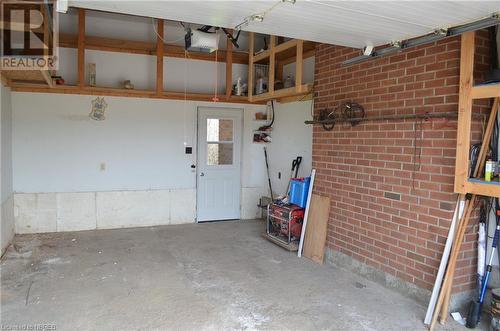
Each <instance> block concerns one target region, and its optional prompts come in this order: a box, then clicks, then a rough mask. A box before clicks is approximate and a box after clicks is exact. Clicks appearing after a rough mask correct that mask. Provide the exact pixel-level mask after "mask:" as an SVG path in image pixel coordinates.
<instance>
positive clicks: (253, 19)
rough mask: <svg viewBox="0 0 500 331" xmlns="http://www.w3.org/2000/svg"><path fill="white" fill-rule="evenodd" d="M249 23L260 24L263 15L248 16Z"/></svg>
mask: <svg viewBox="0 0 500 331" xmlns="http://www.w3.org/2000/svg"><path fill="white" fill-rule="evenodd" d="M250 21H252V22H259V23H260V22H262V21H264V14H253V15H252V16H250Z"/></svg>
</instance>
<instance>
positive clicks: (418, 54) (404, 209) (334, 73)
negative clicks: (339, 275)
mask: <svg viewBox="0 0 500 331" xmlns="http://www.w3.org/2000/svg"><path fill="white" fill-rule="evenodd" d="M476 40H477V42H476V44H477V47H476V48H477V52H476V53H477V55H476V59H475V62H476V65H475V70H476V74H477V77H475V78H476V80H477V81H480V80H481V75H482V73H484V72H485V71H486V70H488V69H489V67H490V63H491V61H490V56H489V34H488V32H487V31H480V32H479V33H478V34H477V37H476ZM359 54H360V51H359V50H355V49H351V48H346V47H337V46H332V45H319V46H318V47H317V49H316V71H315V94H316V95H315V113H316V114H318V113H319V111H320V110H322V109H330V111H331V109H333V107H335V106H336V105H338V104H339V103H340V102H342V101H344V100H352V101H356V102H358V103H360V104H361V105H362V106H363V107H364V109H365V111H366V116H367V117H370V116H379V115H389V114H413V113H425V112H456V111H457V110H458V109H457V108H458V106H457V103H458V91H459V86H458V85H459V59H460V38H458V37H457V38H449V39H446V40H443V41H440V42H435V43H431V44H427V45H424V46H420V47H416V48H411V49H408V50H406V51H403V52H400V53H395V54H393V55H391V56H385V57H381V58H379V59H374V60H371V61H367V62H364V63H360V64H356V65H352V66H346V67H344V66H342V65H341V63H342V62H343V61H344V60H347V59H349V58H352V57H354V56H357V55H359ZM475 110H476V111H487V110H489V102H488V101H487V100H483V101H481V102H477V103H475ZM480 127H481V123H479V122H476V123H475V124H474V127H473V140H476V141H477V140H479V139H480V137H481V135H480V132H481V130H480ZM456 130H457V122H456V120H446V119H433V120H425V121H420V120H418V121H415V120H398V121H377V122H375V121H369V122H363V123H361V124H359V125H357V126H355V127H351V125H350V124H337V125H336V126H335V128H334V129H333V130H332V131H325V130H323V128H322V127H321V126H320V125H316V126H315V127H314V130H313V167H314V168H316V169H317V171H318V172H317V177H316V182H315V192H316V193H318V194H321V195H326V196H329V197H330V198H331V211H330V218H329V227H328V241H327V245H328V249H329V250H330V251H332V252H333V251H335V252H340V253H342V254H343V255H346V256H349V257H351V258H352V259H355V260H357V261H360V262H361V263H364V264H365V265H368V266H370V267H372V268H374V269H375V270H379V271H381V272H383V273H385V274H386V275H388V276H390V277H397V278H398V279H401V280H403V281H404V282H407V283H408V284H412V285H414V286H417V287H418V288H421V289H424V290H430V289H432V285H433V283H434V280H435V276H436V273H437V268H438V266H439V261H440V258H441V254H442V251H443V248H444V243H445V241H446V236H447V232H448V229H449V225H450V221H451V218H452V215H453V209H454V205H455V202H456V194H454V193H453V182H454V171H455V153H456ZM476 233H477V232H476V231H475V222H472V225H471V227H470V228H469V229H468V231H467V235H466V239H465V243H464V245H463V249H462V252H461V255H460V259H459V261H458V268H457V271H456V276H455V282H454V285H455V288H454V291H455V292H462V291H467V290H469V289H471V288H473V287H474V286H475V273H476V256H477V253H476V242H475V241H476V236H477V235H476ZM330 256H335V254H330Z"/></svg>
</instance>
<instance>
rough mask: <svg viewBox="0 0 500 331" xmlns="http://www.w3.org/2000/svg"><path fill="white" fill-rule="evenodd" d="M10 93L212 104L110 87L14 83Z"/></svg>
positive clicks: (194, 96)
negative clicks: (186, 101) (130, 98)
mask: <svg viewBox="0 0 500 331" xmlns="http://www.w3.org/2000/svg"><path fill="white" fill-rule="evenodd" d="M11 89H12V91H15V92H33V93H61V94H82V95H99V96H117V97H132V98H152V99H169V100H184V99H186V100H190V101H208V102H214V101H213V100H212V99H213V97H214V95H213V94H205V93H187V94H184V93H183V92H169V91H164V92H163V93H161V94H160V95H158V94H157V93H156V91H150V90H127V89H121V88H112V87H91V86H84V87H83V88H80V87H79V86H74V85H56V86H54V87H53V88H49V87H48V86H47V85H43V84H30V83H14V84H12V85H11ZM217 97H218V98H219V102H227V103H249V101H248V99H247V97H245V96H235V95H232V96H230V97H229V98H226V96H225V95H218V96H217Z"/></svg>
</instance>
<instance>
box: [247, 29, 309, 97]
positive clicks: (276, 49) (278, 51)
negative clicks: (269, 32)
mask: <svg viewBox="0 0 500 331" xmlns="http://www.w3.org/2000/svg"><path fill="white" fill-rule="evenodd" d="M276 41H277V38H276V36H270V42H269V49H267V50H265V51H263V52H261V53H259V54H256V55H254V45H255V35H254V33H253V32H250V34H249V52H248V99H249V101H250V102H255V101H266V100H272V99H281V98H287V97H292V96H300V95H305V94H310V93H311V92H312V86H311V85H309V84H302V71H303V63H302V61H303V60H304V49H305V50H306V53H307V54H310V51H311V50H313V49H314V43H311V42H305V41H304V40H299V39H292V40H288V41H286V42H283V43H281V44H277V43H276ZM291 59H293V60H292V62H290V60H291ZM285 62H286V63H287V64H288V63H293V62H295V63H296V65H295V86H293V87H289V88H283V89H279V90H275V89H274V83H275V81H276V78H279V79H282V77H279V75H280V74H282V72H283V67H282V66H283V65H284V63H285ZM263 63H265V64H268V65H269V77H268V83H267V86H268V92H266V93H262V94H258V95H254V94H253V87H254V82H255V77H254V66H255V65H256V64H263ZM276 69H278V70H276ZM276 75H278V77H276Z"/></svg>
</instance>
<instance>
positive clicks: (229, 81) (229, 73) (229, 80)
mask: <svg viewBox="0 0 500 331" xmlns="http://www.w3.org/2000/svg"><path fill="white" fill-rule="evenodd" d="M228 32H229V33H233V30H228ZM226 41H227V42H226V99H229V98H230V97H231V92H232V90H233V43H232V42H231V40H229V38H226Z"/></svg>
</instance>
